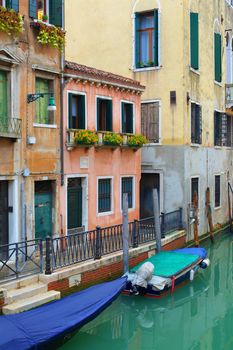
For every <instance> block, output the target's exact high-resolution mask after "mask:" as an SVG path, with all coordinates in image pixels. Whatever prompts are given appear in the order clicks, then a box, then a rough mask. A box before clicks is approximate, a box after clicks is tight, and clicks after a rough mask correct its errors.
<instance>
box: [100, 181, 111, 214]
mask: <svg viewBox="0 0 233 350" xmlns="http://www.w3.org/2000/svg"><path fill="white" fill-rule="evenodd" d="M111 210H112V179H110V178H105V179H99V180H98V213H106V212H110V211H111Z"/></svg>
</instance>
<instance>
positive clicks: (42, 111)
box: [36, 78, 49, 124]
mask: <svg viewBox="0 0 233 350" xmlns="http://www.w3.org/2000/svg"><path fill="white" fill-rule="evenodd" d="M36 92H38V93H46V94H47V93H49V82H48V80H45V79H40V78H37V79H36ZM48 105H49V95H45V96H44V97H41V98H39V99H38V100H36V123H39V124H48V123H49V120H48V117H49V112H48Z"/></svg>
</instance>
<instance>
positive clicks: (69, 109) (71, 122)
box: [68, 92, 73, 129]
mask: <svg viewBox="0 0 233 350" xmlns="http://www.w3.org/2000/svg"><path fill="white" fill-rule="evenodd" d="M72 97H73V94H71V93H70V92H69V93H68V113H69V116H68V120H69V125H68V129H73V118H72Z"/></svg>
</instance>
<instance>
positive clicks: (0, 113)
mask: <svg viewBox="0 0 233 350" xmlns="http://www.w3.org/2000/svg"><path fill="white" fill-rule="evenodd" d="M7 104H8V103H7V73H6V72H3V71H0V122H1V121H4V120H6V119H7V118H8V113H7ZM0 127H2V126H1V124H0Z"/></svg>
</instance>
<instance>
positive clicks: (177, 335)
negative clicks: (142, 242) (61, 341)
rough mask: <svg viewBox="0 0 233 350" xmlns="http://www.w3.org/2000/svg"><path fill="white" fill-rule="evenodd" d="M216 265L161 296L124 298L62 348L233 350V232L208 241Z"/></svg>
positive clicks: (80, 349) (212, 264) (212, 261)
mask: <svg viewBox="0 0 233 350" xmlns="http://www.w3.org/2000/svg"><path fill="white" fill-rule="evenodd" d="M203 246H205V247H206V248H207V250H208V255H209V258H210V261H211V265H210V267H209V268H208V269H207V270H201V271H199V272H198V274H197V275H196V276H195V279H194V281H193V282H190V283H188V284H186V285H185V286H183V287H181V288H180V289H178V290H176V291H175V293H174V294H173V295H169V296H165V297H164V298H162V299H147V298H142V297H129V296H123V295H122V296H120V297H119V298H118V299H117V300H116V301H115V302H114V303H113V304H112V305H111V306H110V307H109V308H108V309H106V310H105V311H104V312H103V313H102V314H101V315H99V316H98V317H97V318H96V319H95V320H93V321H92V322H90V323H88V324H87V325H86V326H84V327H83V328H82V329H80V331H79V332H78V333H77V334H76V335H75V336H74V337H73V338H72V339H71V340H70V341H69V342H67V343H66V344H65V345H64V346H62V347H61V348H60V349H62V350H75V349H79V350H91V349H93V350H100V349H101V350H105V349H110V350H126V349H127V350H139V349H140V350H152V349H153V350H157V349H158V350H161V349H163V350H169V349H172V350H222V349H224V350H228V349H229V350H232V349H233V332H232V325H233V235H231V234H230V233H222V234H219V235H218V236H217V237H216V240H215V243H214V244H212V245H211V244H210V243H209V242H206V243H204V244H203Z"/></svg>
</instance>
